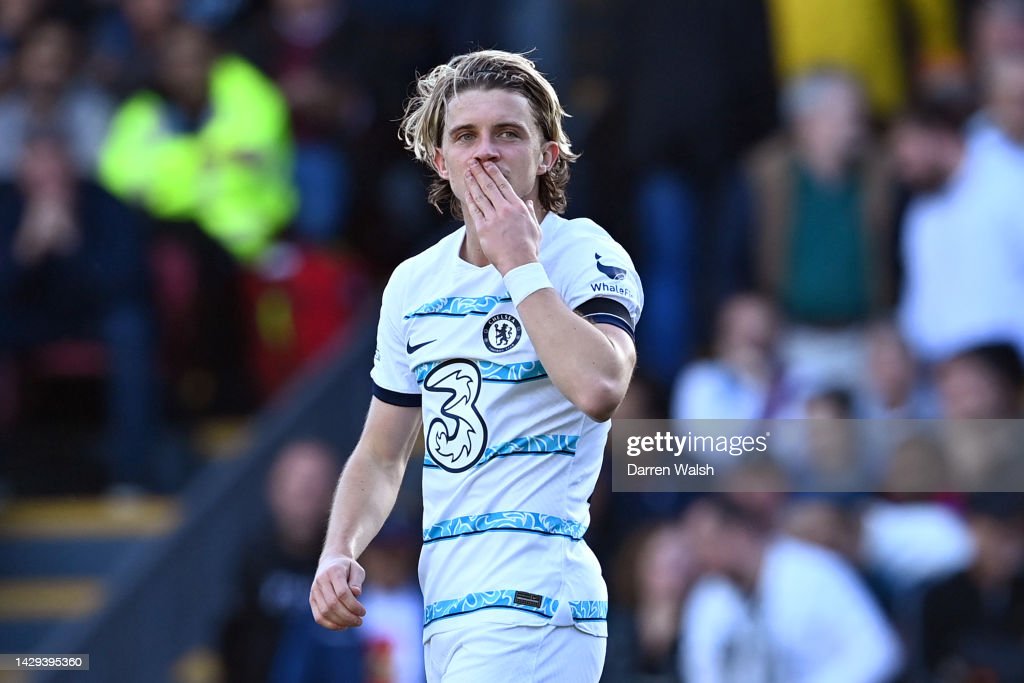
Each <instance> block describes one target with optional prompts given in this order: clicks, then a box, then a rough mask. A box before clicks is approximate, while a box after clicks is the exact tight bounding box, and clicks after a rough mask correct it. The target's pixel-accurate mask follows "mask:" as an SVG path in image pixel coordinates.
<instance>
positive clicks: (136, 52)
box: [87, 0, 182, 98]
mask: <svg viewBox="0 0 1024 683" xmlns="http://www.w3.org/2000/svg"><path fill="white" fill-rule="evenodd" d="M111 5H112V7H110V8H109V9H108V10H107V11H106V12H104V13H103V14H101V15H100V17H99V18H98V19H97V20H96V22H95V24H94V25H93V26H92V30H91V31H90V35H89V41H90V48H89V56H88V62H87V70H88V72H89V73H90V74H91V75H92V77H93V78H94V79H95V80H96V81H97V82H99V83H100V84H102V85H103V86H104V87H105V88H107V89H108V90H109V91H111V92H113V93H115V94H116V95H117V96H118V97H119V98H124V97H128V96H129V95H131V94H132V93H134V92H135V91H137V90H141V89H142V88H145V87H148V86H149V85H150V84H151V83H152V82H153V81H154V79H155V77H156V65H157V53H158V49H159V46H160V43H161V40H162V38H163V36H164V35H165V34H166V32H167V31H169V30H170V29H171V28H172V27H173V25H174V22H175V20H176V19H177V18H178V16H179V9H180V7H181V5H182V0H115V1H114V2H112V3H111Z"/></svg>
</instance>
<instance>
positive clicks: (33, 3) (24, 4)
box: [0, 0, 49, 92]
mask: <svg viewBox="0 0 1024 683" xmlns="http://www.w3.org/2000/svg"><path fill="white" fill-rule="evenodd" d="M48 4H49V3H47V2H46V0H0V92H4V91H6V90H7V89H8V88H9V87H11V85H12V84H13V83H14V78H15V71H16V67H15V63H14V56H15V53H16V52H17V50H18V43H19V42H21V40H22V38H23V37H24V35H25V33H26V31H28V29H29V28H30V27H31V26H32V24H33V23H34V22H35V20H36V19H38V18H39V17H40V16H42V15H43V13H44V12H45V11H46V10H47V8H48Z"/></svg>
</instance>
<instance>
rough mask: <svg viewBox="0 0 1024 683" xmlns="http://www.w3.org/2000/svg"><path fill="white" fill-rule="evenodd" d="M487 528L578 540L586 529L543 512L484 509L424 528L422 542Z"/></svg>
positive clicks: (472, 532) (569, 520) (444, 539)
mask: <svg viewBox="0 0 1024 683" xmlns="http://www.w3.org/2000/svg"><path fill="white" fill-rule="evenodd" d="M488 531H520V532H525V533H531V534H543V535H545V536H565V537H566V538H570V539H572V540H574V541H578V540H580V539H581V538H583V534H584V533H586V531H587V528H586V527H585V526H583V525H582V524H580V523H579V522H574V521H572V520H571V519H562V518H561V517H555V516H554V515H545V514H542V513H540V512H525V511H523V510H510V511H508V512H485V513H484V514H482V515H466V516H464V517H456V518H454V519H446V520H444V521H443V522H438V523H437V524H435V525H434V526H431V527H427V528H426V529H424V530H423V543H424V544H427V543H434V542H436V541H446V540H449V539H452V538H458V537H460V536H470V535H473V534H482V533H486V532H488Z"/></svg>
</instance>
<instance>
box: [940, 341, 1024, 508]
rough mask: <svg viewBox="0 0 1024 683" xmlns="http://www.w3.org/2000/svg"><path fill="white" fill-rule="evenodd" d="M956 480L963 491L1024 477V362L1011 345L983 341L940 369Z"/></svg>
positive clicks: (992, 487) (999, 486)
mask: <svg viewBox="0 0 1024 683" xmlns="http://www.w3.org/2000/svg"><path fill="white" fill-rule="evenodd" d="M936 374H937V378H938V379H937V384H938V387H939V395H940V397H941V400H942V410H943V417H945V418H946V421H945V422H944V423H943V425H944V426H945V428H946V430H945V431H946V433H945V435H944V438H945V441H946V443H947V445H948V447H949V451H950V465H951V468H952V476H953V480H954V481H955V482H957V484H958V485H959V486H960V487H963V489H964V490H968V491H970V490H976V491H987V490H1006V487H1007V486H1013V485H1014V484H1015V483H1019V482H1024V459H1022V458H1021V455H1020V439H1021V430H1020V428H1019V424H1020V423H1019V422H1018V421H1017V419H1016V418H1019V417H1021V416H1022V414H1024V413H1022V411H1021V396H1022V390H1024V366H1022V363H1021V357H1020V355H1019V354H1018V352H1017V350H1016V349H1015V348H1014V346H1013V345H1012V344H1009V343H1005V342H997V343H990V344H982V345H980V346H976V347H972V348H969V349H967V350H965V351H962V352H961V353H958V354H956V355H955V356H953V357H952V358H950V359H949V360H947V361H945V362H944V363H942V364H941V365H940V366H939V367H938V368H937V370H936Z"/></svg>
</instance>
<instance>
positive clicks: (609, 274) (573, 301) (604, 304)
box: [558, 226, 644, 336]
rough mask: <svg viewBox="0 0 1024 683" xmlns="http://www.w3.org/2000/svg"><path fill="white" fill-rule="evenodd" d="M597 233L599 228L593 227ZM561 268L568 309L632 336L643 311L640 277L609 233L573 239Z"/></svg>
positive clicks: (562, 284) (560, 281)
mask: <svg viewBox="0 0 1024 683" xmlns="http://www.w3.org/2000/svg"><path fill="white" fill-rule="evenodd" d="M594 230H595V231H598V230H600V228H597V226H594ZM564 257H566V258H565V260H566V261H567V263H560V264H558V265H559V276H560V277H559V289H560V290H561V292H562V296H563V298H564V300H565V302H566V304H568V306H569V308H571V309H573V310H575V311H576V312H577V313H579V314H580V315H582V316H583V317H584V318H586V319H587V320H589V321H591V322H594V323H606V324H611V325H616V326H618V327H621V328H623V329H624V330H626V332H628V333H629V334H630V336H632V335H633V331H634V329H635V328H636V324H637V322H639V320H640V313H641V311H642V310H643V302H644V292H643V287H642V286H641V284H640V276H639V275H638V274H637V272H636V268H635V267H634V266H633V261H632V259H630V258H629V254H627V253H626V250H625V249H623V248H622V247H621V246H620V245H619V244H618V243H617V242H615V241H614V240H613V239H611V237H609V236H607V234H606V233H604V232H603V231H601V234H588V233H585V234H584V235H583V236H582V239H579V240H573V246H572V248H571V249H570V250H569V251H568V252H567V253H565V254H564Z"/></svg>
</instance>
